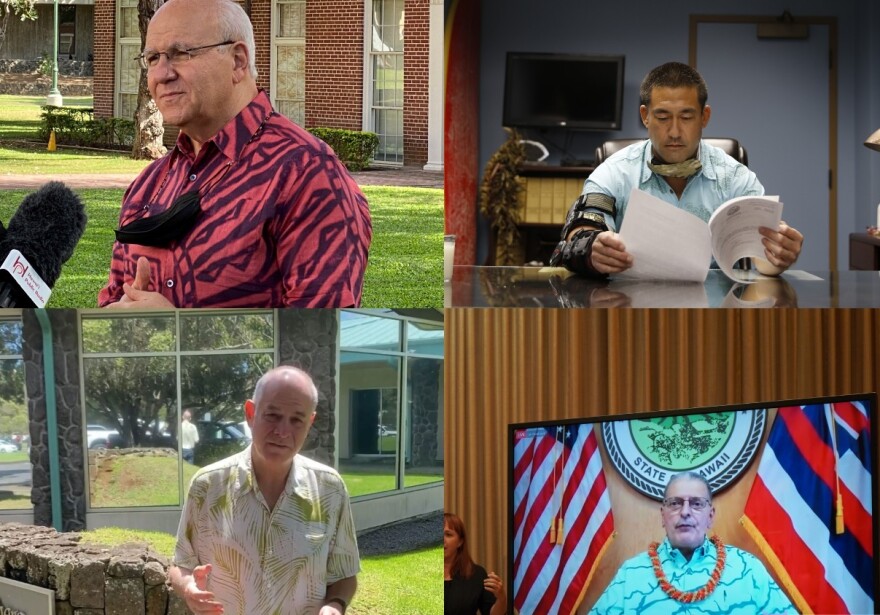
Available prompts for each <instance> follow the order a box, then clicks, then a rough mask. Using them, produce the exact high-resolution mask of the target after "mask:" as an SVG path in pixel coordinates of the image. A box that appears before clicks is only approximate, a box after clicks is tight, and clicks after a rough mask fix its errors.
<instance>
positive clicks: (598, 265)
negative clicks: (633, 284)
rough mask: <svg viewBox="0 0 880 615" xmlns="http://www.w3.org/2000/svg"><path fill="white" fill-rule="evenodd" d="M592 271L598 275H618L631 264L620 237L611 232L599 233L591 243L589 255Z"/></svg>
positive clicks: (629, 255)
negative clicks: (591, 248)
mask: <svg viewBox="0 0 880 615" xmlns="http://www.w3.org/2000/svg"><path fill="white" fill-rule="evenodd" d="M590 258H591V262H592V263H593V269H595V270H596V271H598V272H599V273H620V272H621V271H626V270H627V269H629V268H630V267H632V264H633V257H632V255H631V254H629V253H628V252H627V251H626V246H625V245H623V242H622V241H620V236H619V235H618V234H617V233H615V232H613V231H603V232H601V233H599V236H598V237H596V240H595V241H594V242H593V252H592V255H591V257H590Z"/></svg>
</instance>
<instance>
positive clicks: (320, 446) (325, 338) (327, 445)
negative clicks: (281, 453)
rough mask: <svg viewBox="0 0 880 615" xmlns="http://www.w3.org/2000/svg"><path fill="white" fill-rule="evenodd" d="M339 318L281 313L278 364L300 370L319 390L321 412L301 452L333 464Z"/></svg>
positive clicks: (332, 314) (326, 313)
mask: <svg viewBox="0 0 880 615" xmlns="http://www.w3.org/2000/svg"><path fill="white" fill-rule="evenodd" d="M338 318H339V315H338V312H337V311H336V310H279V311H278V328H279V336H278V338H279V344H280V347H279V352H278V356H279V359H280V361H279V364H283V365H293V366H296V367H299V368H301V369H303V370H305V371H307V372H308V373H309V374H311V375H312V379H313V380H314V381H315V386H317V387H318V413H317V416H316V417H315V423H314V425H312V431H311V432H310V433H309V437H308V439H307V440H306V443H305V444H304V445H303V448H302V453H303V454H304V455H306V456H307V457H310V458H312V459H314V460H315V461H318V462H320V463H324V464H327V465H331V466H332V465H334V463H333V458H334V453H335V451H336V438H335V437H334V435H333V434H334V431H335V430H336V414H335V408H336V355H337V354H338V341H337V338H338V329H339V321H338Z"/></svg>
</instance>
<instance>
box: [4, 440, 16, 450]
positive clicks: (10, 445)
mask: <svg viewBox="0 0 880 615" xmlns="http://www.w3.org/2000/svg"><path fill="white" fill-rule="evenodd" d="M15 452H18V445H17V444H13V443H12V442H10V441H9V440H0V453H15Z"/></svg>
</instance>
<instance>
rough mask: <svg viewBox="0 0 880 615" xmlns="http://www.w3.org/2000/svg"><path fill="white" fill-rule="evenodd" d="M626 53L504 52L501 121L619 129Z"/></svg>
mask: <svg viewBox="0 0 880 615" xmlns="http://www.w3.org/2000/svg"><path fill="white" fill-rule="evenodd" d="M623 68H624V56H594V55H576V54H562V53H521V52H513V51H511V52H508V54H507V68H506V71H505V78H504V119H503V124H504V126H508V127H511V128H550V127H557V128H559V127H562V128H573V129H580V130H620V123H621V110H622V107H623Z"/></svg>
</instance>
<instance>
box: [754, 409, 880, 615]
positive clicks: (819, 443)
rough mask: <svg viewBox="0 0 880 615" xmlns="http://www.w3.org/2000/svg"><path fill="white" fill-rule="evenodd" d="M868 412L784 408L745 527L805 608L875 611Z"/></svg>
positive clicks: (796, 601)
mask: <svg viewBox="0 0 880 615" xmlns="http://www.w3.org/2000/svg"><path fill="white" fill-rule="evenodd" d="M869 412H870V409H869V408H868V407H866V404H864V403H860V402H845V403H835V404H825V405H812V406H802V407H791V408H780V409H779V412H778V413H777V415H776V420H775V421H774V423H773V427H772V429H771V430H770V437H769V439H768V441H767V446H766V447H765V449H764V452H763V455H762V457H761V463H760V465H759V466H758V473H757V476H756V477H755V482H754V483H753V485H752V490H751V493H750V494H749V499H748V501H747V502H746V507H745V514H744V515H743V517H742V520H741V521H742V524H743V526H744V527H745V528H746V530H747V531H748V532H749V534H750V535H751V536H752V537H753V538H754V539H755V542H756V543H757V544H758V546H759V548H760V549H761V551H762V552H763V553H764V555H765V556H766V558H767V560H768V562H769V563H770V566H771V567H772V568H773V569H774V571H775V572H776V574H777V576H778V577H779V578H780V580H781V585H782V586H783V587H785V588H786V590H787V591H788V594H789V595H790V596H791V597H792V601H793V602H794V604H795V606H796V607H797V608H798V609H799V610H800V611H801V612H815V613H873V612H874V599H873V596H874V585H873V576H874V568H873V538H874V537H873V530H872V527H873V525H872V520H871V515H872V500H871V460H872V457H871V442H870V441H871V438H870V424H869V418H870V417H869Z"/></svg>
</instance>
